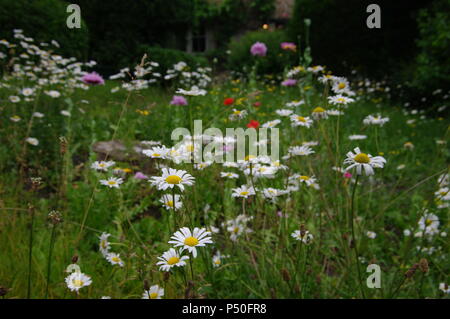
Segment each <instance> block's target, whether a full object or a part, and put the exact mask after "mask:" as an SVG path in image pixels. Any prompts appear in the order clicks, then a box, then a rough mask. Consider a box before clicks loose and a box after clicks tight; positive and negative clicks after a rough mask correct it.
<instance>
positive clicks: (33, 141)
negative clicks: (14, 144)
mask: <svg viewBox="0 0 450 319" xmlns="http://www.w3.org/2000/svg"><path fill="white" fill-rule="evenodd" d="M25 141H26V142H27V143H28V144H31V145H33V146H37V145H39V140H38V139H37V138H34V137H27V138H26V139H25Z"/></svg>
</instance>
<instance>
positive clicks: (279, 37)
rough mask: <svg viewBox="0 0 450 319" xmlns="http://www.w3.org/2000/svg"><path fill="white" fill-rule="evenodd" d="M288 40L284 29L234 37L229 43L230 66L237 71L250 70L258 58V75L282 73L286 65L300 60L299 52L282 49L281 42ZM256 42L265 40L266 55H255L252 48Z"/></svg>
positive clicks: (254, 32)
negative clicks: (251, 50)
mask: <svg viewBox="0 0 450 319" xmlns="http://www.w3.org/2000/svg"><path fill="white" fill-rule="evenodd" d="M285 41H287V35H286V34H285V33H284V32H283V31H280V30H278V31H253V32H248V33H246V34H244V35H243V36H242V37H241V38H239V39H234V40H232V41H231V42H230V44H229V50H230V51H231V52H230V54H229V57H228V67H229V68H230V69H231V70H233V71H237V72H244V73H246V72H250V70H251V68H252V67H253V66H254V65H255V62H256V61H257V60H258V69H257V73H258V75H262V74H280V73H282V72H283V71H284V69H285V68H286V67H289V66H292V65H294V64H295V63H297V62H298V58H297V54H295V53H294V52H291V51H285V50H282V49H281V47H280V44H281V42H285ZM255 42H263V43H264V44H265V45H266V46H267V55H266V56H265V57H254V56H252V55H251V53H250V48H251V46H252V45H253V44H254V43H255Z"/></svg>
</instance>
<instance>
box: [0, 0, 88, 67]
mask: <svg viewBox="0 0 450 319" xmlns="http://www.w3.org/2000/svg"><path fill="white" fill-rule="evenodd" d="M66 7H67V4H66V3H64V2H62V1H59V0H39V1H29V0H14V1H12V0H0V25H1V28H0V39H11V37H12V36H13V32H12V30H13V29H22V30H24V33H25V34H27V35H28V36H31V37H33V38H34V39H35V40H36V41H39V42H49V41H51V40H56V41H57V42H58V43H59V44H60V46H61V48H60V49H59V50H58V51H59V52H58V53H60V54H62V55H64V56H68V57H72V56H74V57H76V58H78V59H86V57H87V51H88V44H89V39H88V30H87V27H86V25H85V24H84V22H82V25H81V28H80V29H69V28H67V25H66V20H67V17H68V16H69V13H67V12H66Z"/></svg>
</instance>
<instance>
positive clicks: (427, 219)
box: [418, 213, 440, 236]
mask: <svg viewBox="0 0 450 319" xmlns="http://www.w3.org/2000/svg"><path fill="white" fill-rule="evenodd" d="M418 224H419V229H420V230H422V232H424V233H425V235H430V236H433V235H435V234H437V233H439V230H438V228H439V225H440V221H439V217H437V216H436V215H434V214H430V213H427V214H425V215H424V216H422V217H421V218H420V219H419V223H418Z"/></svg>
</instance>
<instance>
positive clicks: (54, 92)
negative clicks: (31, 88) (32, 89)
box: [44, 90, 61, 98]
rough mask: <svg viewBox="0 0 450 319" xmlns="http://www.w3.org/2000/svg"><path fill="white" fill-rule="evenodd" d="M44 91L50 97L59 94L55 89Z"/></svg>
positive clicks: (56, 96) (55, 96)
mask: <svg viewBox="0 0 450 319" xmlns="http://www.w3.org/2000/svg"><path fill="white" fill-rule="evenodd" d="M44 93H45V94H47V95H48V96H50V97H52V98H58V97H60V96H61V93H59V92H58V91H55V90H50V91H45V92H44Z"/></svg>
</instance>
